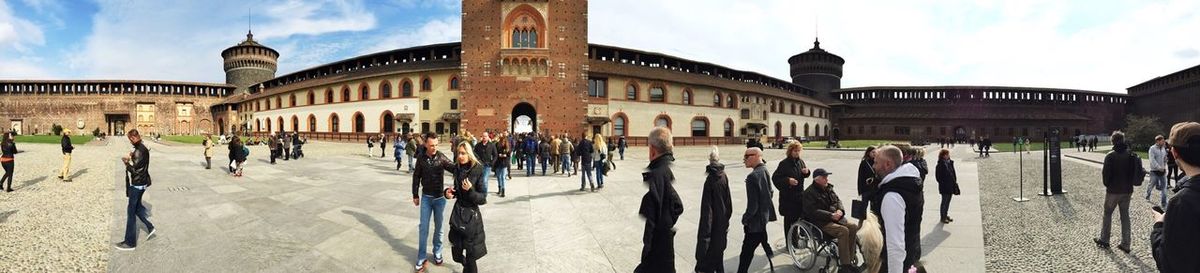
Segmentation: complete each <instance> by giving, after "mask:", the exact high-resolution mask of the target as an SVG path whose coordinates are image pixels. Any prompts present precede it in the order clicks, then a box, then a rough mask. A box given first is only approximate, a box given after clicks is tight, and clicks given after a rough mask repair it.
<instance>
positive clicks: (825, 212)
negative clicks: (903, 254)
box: [804, 169, 858, 272]
mask: <svg viewBox="0 0 1200 273" xmlns="http://www.w3.org/2000/svg"><path fill="white" fill-rule="evenodd" d="M831 174H833V173H830V172H826V171H825V169H817V170H816V171H813V183H812V185H810V186H808V188H807V189H805V190H804V219H805V220H806V221H808V222H810V223H812V224H813V225H815V226H817V228H820V229H821V232H823V233H825V234H827V235H829V236H833V237H834V238H837V240H838V241H837V244H838V259H840V260H839V261H838V262H839V265H840V267H841V270H840V271H841V272H857V269H856V268H854V264H853V263H852V261H851V259H853V258H854V251H855V247H856V246H857V244H856V243H857V242H858V235H857V233H858V225H857V224H854V223H850V222H849V221H846V210H845V209H844V208H843V207H842V200H841V199H840V198H838V195H837V193H836V192H834V191H833V185H831V184H829V175H831Z"/></svg>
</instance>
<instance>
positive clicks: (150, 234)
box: [146, 228, 158, 241]
mask: <svg viewBox="0 0 1200 273" xmlns="http://www.w3.org/2000/svg"><path fill="white" fill-rule="evenodd" d="M155 231H158V229H157V228H156V229H151V230H150V233H149V234H146V240H147V241H149V240H150V238H154V232H155Z"/></svg>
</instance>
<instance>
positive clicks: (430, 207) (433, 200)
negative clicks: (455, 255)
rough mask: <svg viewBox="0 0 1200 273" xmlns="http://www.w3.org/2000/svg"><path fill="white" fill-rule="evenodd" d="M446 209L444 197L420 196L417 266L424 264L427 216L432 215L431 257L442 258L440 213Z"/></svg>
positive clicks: (427, 237) (441, 219)
mask: <svg viewBox="0 0 1200 273" xmlns="http://www.w3.org/2000/svg"><path fill="white" fill-rule="evenodd" d="M445 209H446V198H445V197H433V196H429V195H421V223H420V224H419V225H418V226H417V236H421V237H420V239H418V240H417V241H419V243H418V245H419V247H417V264H423V263H425V258H426V253H427V252H426V250H428V248H426V247H425V246H426V244H425V242H428V241H429V216H430V214H433V215H432V216H433V221H435V222H434V229H433V257H434V258H435V259H436V258H439V257H441V256H442V222H445V221H443V220H444V218H442V215H443V214H442V211H443V210H445Z"/></svg>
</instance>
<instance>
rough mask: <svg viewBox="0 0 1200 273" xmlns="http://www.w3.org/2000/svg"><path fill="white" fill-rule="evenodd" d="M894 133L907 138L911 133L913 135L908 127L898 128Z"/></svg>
mask: <svg viewBox="0 0 1200 273" xmlns="http://www.w3.org/2000/svg"><path fill="white" fill-rule="evenodd" d="M892 133H894V134H897V135H902V136H907V135H908V134H909V133H911V130H910V129H909V128H908V127H904V126H896V127H895V129H894V131H893V132H892Z"/></svg>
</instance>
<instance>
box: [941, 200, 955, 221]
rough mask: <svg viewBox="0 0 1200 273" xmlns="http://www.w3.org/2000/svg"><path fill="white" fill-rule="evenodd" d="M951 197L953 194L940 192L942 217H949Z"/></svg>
mask: <svg viewBox="0 0 1200 273" xmlns="http://www.w3.org/2000/svg"><path fill="white" fill-rule="evenodd" d="M952 197H954V195H953V194H942V219H946V217H950V214H949V213H950V198H952Z"/></svg>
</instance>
